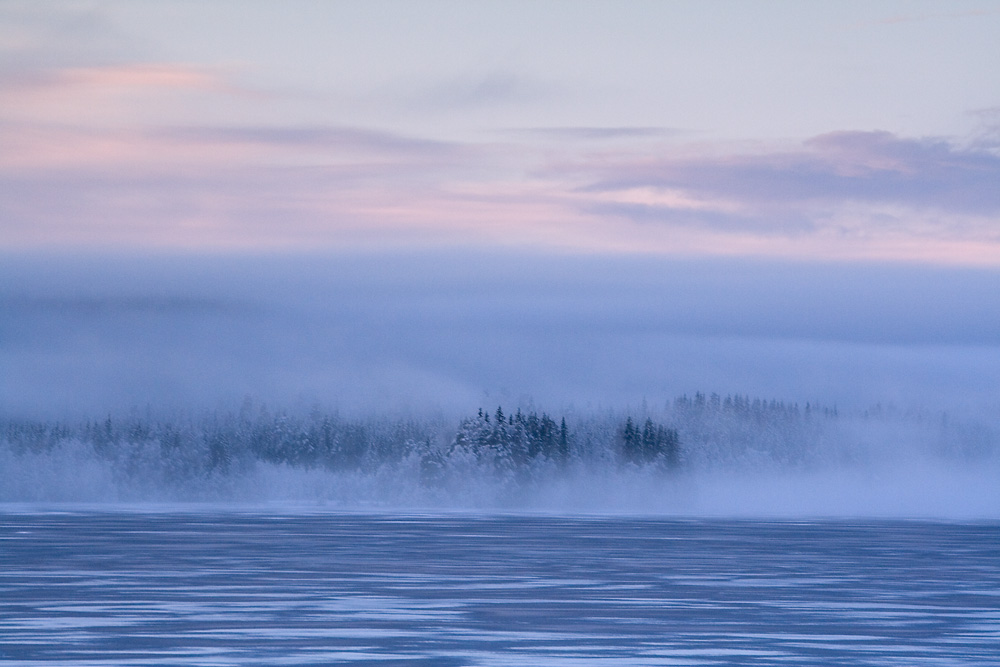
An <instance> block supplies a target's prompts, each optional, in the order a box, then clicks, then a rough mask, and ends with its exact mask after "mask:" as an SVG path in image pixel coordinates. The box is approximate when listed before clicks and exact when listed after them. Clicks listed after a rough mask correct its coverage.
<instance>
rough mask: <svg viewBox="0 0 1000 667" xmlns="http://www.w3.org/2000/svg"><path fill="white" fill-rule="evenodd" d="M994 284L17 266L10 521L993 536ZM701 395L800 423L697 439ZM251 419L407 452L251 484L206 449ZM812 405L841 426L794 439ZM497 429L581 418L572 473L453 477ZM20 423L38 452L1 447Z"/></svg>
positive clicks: (881, 270)
mask: <svg viewBox="0 0 1000 667" xmlns="http://www.w3.org/2000/svg"><path fill="white" fill-rule="evenodd" d="M998 278H1000V276H998V275H997V273H996V272H991V271H987V270H971V269H945V268H927V267H916V266H903V265H899V266H885V265H881V266H876V265H846V264H843V265H833V264H831V265H804V264H794V263H784V264H783V263H775V262H769V263H768V262H762V261H756V262H755V261H750V260H718V259H716V260H690V259H688V260H671V259H652V258H612V257H596V256H595V257H580V256H565V257H554V256H534V255H531V254H530V253H519V252H513V251H507V252H494V253H483V252H479V253H473V252H461V251H458V250H455V251H449V252H437V253H434V254H430V253H428V254H411V255H403V254H391V253H371V254H369V255H357V254H355V255H349V256H348V255H344V256H335V255H331V256H323V257H320V256H312V257H302V256H300V257H242V258H238V257H207V256H206V257H190V256H189V257H170V256H158V257H141V258H140V257H118V258H109V257H107V256H104V257H102V258H99V259H98V258H94V257H86V256H80V255H77V256H63V257H54V256H51V255H49V256H44V257H42V256H37V257H21V258H13V257H8V258H5V261H4V262H3V265H2V267H0V308H2V310H3V313H4V317H3V319H2V321H0V337H2V341H3V345H2V346H0V367H2V368H3V371H4V372H3V379H2V381H0V411H2V412H0V416H2V417H3V419H4V421H5V424H7V426H8V430H7V433H6V435H4V436H3V437H4V444H3V447H2V448H0V476H2V482H0V484H2V485H0V499H2V500H3V501H6V502H20V501H32V502H112V503H119V502H177V501H200V502H227V503H229V502H239V503H291V504H305V505H310V506H328V507H342V508H343V507H354V508H358V507H381V508H392V507H407V508H418V507H435V508H448V509H491V510H517V511H521V510H524V511H558V512H567V511H568V512H623V513H654V514H655V513H662V514H708V515H711V514H718V515H771V516H799V515H823V516H829V515H864V516H869V515H873V516H883V515H886V516H954V517H997V516H1000V500H998V498H1000V486H998V483H997V482H996V480H997V479H1000V475H998V471H1000V466H998V463H997V461H998V454H997V452H998V444H997V443H998V438H997V433H998V423H1000V418H998V416H1000V383H997V382H996V378H997V377H1000V297H998V291H997V290H996V288H995V287H996V285H997V284H1000V281H998ZM696 392H704V394H705V395H709V394H713V393H717V394H718V395H720V396H721V397H725V396H730V395H742V396H750V397H760V398H761V399H763V400H764V401H765V402H767V401H771V400H772V399H776V400H777V401H779V402H780V403H782V404H783V405H787V406H789V407H791V406H795V407H796V409H797V410H798V411H799V415H800V421H798V422H794V423H792V422H767V421H764V422H754V421H752V420H745V421H743V422H739V421H738V420H737V421H733V422H726V423H722V422H719V421H718V420H717V421H716V422H711V421H710V420H702V422H700V423H696V422H695V421H692V420H691V419H687V418H684V417H683V416H682V415H680V414H679V413H678V412H677V411H676V402H675V399H677V398H678V397H681V396H685V395H686V396H691V397H693V396H694V395H695V394H696ZM247 400H249V401H250V403H252V404H253V405H254V406H255V407H254V409H255V410H257V411H260V410H264V411H266V412H267V414H268V415H270V417H268V418H269V419H270V418H277V417H278V416H280V415H286V416H287V417H288V418H289V419H290V420H292V421H293V422H295V420H298V422H295V423H300V424H308V423H309V420H310V419H315V418H316V417H315V415H332V416H333V417H335V418H336V419H340V420H342V421H343V420H347V421H350V420H355V422H357V423H361V422H365V421H366V420H367V423H369V424H392V423H397V422H399V421H400V420H403V421H406V420H409V421H410V422H412V423H414V424H417V425H418V427H416V428H417V430H419V431H420V433H419V434H418V435H415V436H414V437H412V438H410V442H409V444H405V443H406V442H407V439H406V438H401V439H400V440H399V443H397V444H398V447H399V451H397V452H395V453H394V454H393V455H392V456H391V457H388V458H386V459H384V460H378V461H376V462H374V463H373V462H371V461H369V462H368V463H366V464H364V465H360V464H359V465H358V466H355V467H353V468H344V467H343V466H339V464H334V463H331V462H330V461H325V462H324V461H313V462H306V463H303V462H301V461H299V462H296V461H293V460H280V459H273V458H272V459H268V458H267V457H266V456H263V457H262V456H261V455H259V452H256V453H254V452H255V451H256V450H253V449H252V446H251V445H250V444H246V446H245V449H246V451H248V452H251V454H248V455H247V458H246V459H245V460H244V461H243V464H242V465H241V466H233V467H230V468H226V469H225V470H223V469H221V468H220V467H219V466H218V465H214V464H212V463H211V457H210V456H209V455H207V454H206V455H205V456H208V458H204V459H199V458H198V456H202V454H204V453H202V454H199V453H198V452H197V451H196V450H198V448H199V447H205V446H206V445H205V443H206V442H207V441H208V439H209V434H210V433H212V432H213V431H212V429H211V428H209V427H208V426H206V424H208V423H209V422H210V421H211V419H217V420H218V419H222V420H224V419H225V418H226V416H227V415H230V416H231V415H235V414H237V413H238V412H239V411H240V409H241V406H243V405H244V404H245V403H246V402H247ZM807 403H809V404H810V405H811V406H814V407H817V406H821V407H822V409H826V410H835V411H836V413H837V418H836V419H825V420H824V419H819V418H817V421H815V422H811V423H813V424H814V425H813V426H811V427H809V428H806V427H804V426H803V424H805V423H806V422H804V421H801V415H802V414H803V412H804V410H805V408H806V404H807ZM498 405H503V406H504V408H505V409H506V410H508V411H513V410H515V409H522V410H524V411H525V413H527V412H528V411H538V412H539V413H541V412H543V411H547V413H548V414H550V415H552V416H554V417H556V418H557V419H558V418H559V417H566V419H567V421H568V423H569V428H570V429H571V430H572V431H573V433H574V437H575V438H576V439H575V441H574V445H573V447H574V449H573V451H572V455H571V456H569V457H568V459H567V460H566V461H562V462H560V463H558V464H556V463H553V462H552V461H550V460H548V459H544V457H543V458H539V459H538V460H535V459H532V462H531V464H530V465H524V466H521V467H520V468H518V470H517V471H516V472H510V471H507V472H503V471H501V472H498V469H497V466H496V465H495V462H490V461H484V460H483V457H482V455H481V453H479V454H476V453H475V452H473V453H472V454H469V453H468V452H466V453H465V454H463V453H462V452H461V451H457V450H455V449H454V447H453V445H454V441H455V437H456V432H457V431H458V430H459V429H460V424H461V423H462V420H464V419H467V418H469V417H471V416H473V415H475V413H476V410H478V409H479V408H484V409H486V410H487V411H492V410H495V409H496V407H497V406H498ZM254 414H255V415H256V414H257V412H255V413H254ZM310 415H313V416H312V417H310ZM630 416H631V417H633V418H634V419H636V421H637V423H641V421H642V420H643V419H645V418H647V417H651V418H652V419H653V420H654V421H656V423H658V424H662V425H663V426H664V427H665V428H676V429H678V430H679V434H680V442H681V447H682V452H683V462H682V464H680V465H678V466H675V467H670V466H663V465H657V464H653V463H651V464H649V465H645V464H643V465H637V464H633V463H630V462H628V461H625V460H623V459H622V457H621V447H622V445H621V442H620V429H621V427H622V424H623V423H624V420H625V419H626V418H627V417H630ZM107 418H112V419H113V420H114V422H115V424H116V425H117V424H125V423H127V422H128V421H129V420H130V419H131V420H132V421H133V422H136V421H138V422H142V423H145V424H159V425H161V426H162V425H164V424H167V425H170V424H172V425H173V426H174V430H176V431H179V432H183V433H185V436H184V438H186V439H185V440H184V442H185V443H187V444H186V445H185V447H188V448H189V449H190V450H191V452H190V453H189V454H190V457H189V458H190V459H191V461H196V462H199V461H200V463H197V465H195V464H194V463H192V464H191V465H192V466H193V467H192V468H191V470H188V471H187V472H185V473H184V474H180V473H178V471H177V470H173V469H171V468H170V465H173V464H175V463H176V461H175V460H174V459H170V458H169V457H166V456H165V455H164V454H163V449H162V438H161V437H160V436H159V435H155V434H154V435H151V436H149V437H147V438H145V439H141V438H140V439H139V440H135V441H133V440H129V439H128V437H125V436H122V438H120V439H119V440H118V441H116V442H117V445H116V447H119V448H120V451H119V450H115V451H116V452H117V453H115V454H114V455H112V454H110V453H109V452H108V450H104V451H103V453H102V450H100V447H99V446H97V445H95V441H94V440H93V439H88V438H87V437H82V436H81V435H80V433H81V431H79V428H82V427H81V426H80V425H82V424H87V423H94V424H96V423H99V422H103V420H105V419H107ZM255 419H257V417H255ZM685 419H687V421H685ZM720 419H721V418H720ZM26 423H30V424H34V425H36V426H37V427H38V428H43V429H48V431H47V432H48V433H49V435H48V436H46V438H47V440H46V443H47V444H45V445H44V446H42V445H38V444H37V443H36V444H34V445H30V446H28V445H25V444H24V441H23V437H22V436H21V435H17V434H15V433H14V432H13V431H11V430H10V429H11V428H12V427H11V425H16V424H21V425H23V424H26ZM57 425H62V427H64V428H65V429H66V430H67V433H68V435H66V437H58V433H56V430H57V429H56V426H57ZM116 428H117V426H116ZM374 428H375V430H377V429H378V427H374ZM54 429H56V430H54ZM74 429H77V430H75V431H74ZM53 433H56V435H52V434H53ZM137 443H138V444H137ZM199 443H200V444H199ZM420 443H423V444H422V445H421V444H420ZM587 443H589V444H587ZM126 445H127V447H126ZM418 445H419V446H418ZM792 445H795V446H794V447H793V446H792ZM421 447H423V448H424V449H423V450H421ZM796 447H797V448H798V449H796ZM122 448H124V449H122ZM428 448H431V449H434V450H435V452H437V453H433V455H434V456H438V457H439V458H441V457H443V459H442V460H443V463H441V474H440V475H439V476H438V477H437V478H435V480H434V482H433V483H428V479H427V465H428V463H427V461H428V460H430V459H429V458H428V457H431V454H429V453H428ZM126 450H127V452H128V455H125V454H123V453H122V452H125V451H126ZM206 451H207V450H206ZM601 452H605V453H604V454H602V453H601ZM793 454H794V455H793ZM463 456H464V457H465V458H463ZM616 457H617V458H616ZM178 460H179V459H178ZM435 460H437V459H435ZM171 461H173V463H171ZM206 461H207V463H206ZM331 461H332V459H331ZM213 465H214V467H213ZM198 466H201V467H198ZM171 470H173V472H171Z"/></svg>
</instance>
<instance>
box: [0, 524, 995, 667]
mask: <svg viewBox="0 0 1000 667" xmlns="http://www.w3.org/2000/svg"><path fill="white" fill-rule="evenodd" d="M0 538H2V541H0V664H2V665H4V666H9V667H13V666H14V665H76V666H87V665H252V664H267V665H293V664H294V665H332V664H343V665H384V664H405V665H539V666H547V665H602V666H603V665H623V666H624V665H629V666H632V665H794V666H805V665H900V666H903V665H906V666H913V665H935V666H938V665H950V666H953V665H984V666H985V665H997V664H1000V525H998V524H996V523H974V524H956V523H931V522H917V521H833V520H830V521H822V522H803V521H785V522H768V521H727V520H690V521H685V520H676V519H674V520H661V519H655V520H654V519H634V518H557V517H537V516H466V515H427V516H423V515H408V516H399V515H395V516H393V515H358V514H334V513H329V514H291V515H285V514H266V513H263V514H251V513H239V512H215V511H212V512H201V513H195V512H187V513H184V512H179V513H138V512H113V511H96V512H89V511H88V512H65V513H60V512H50V513H42V512H25V513H18V512H7V513H0Z"/></svg>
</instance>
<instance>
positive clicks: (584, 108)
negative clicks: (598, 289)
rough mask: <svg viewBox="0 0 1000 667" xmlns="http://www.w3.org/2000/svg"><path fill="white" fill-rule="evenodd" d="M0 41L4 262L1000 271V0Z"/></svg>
mask: <svg viewBox="0 0 1000 667" xmlns="http://www.w3.org/2000/svg"><path fill="white" fill-rule="evenodd" d="M0 17H2V21H0V89H2V91H0V92H2V97H0V100H2V102H0V146H2V147H3V151H2V152H0V213H2V216H0V232H2V238H3V243H4V246H6V247H10V248H24V247H29V248H45V247H53V246H59V247H91V248H92V247H98V248H107V247H114V248H119V249H121V248H126V249H127V248H146V249H149V248H175V249H176V248H181V249H187V250H192V249H195V250H204V249H212V250H220V249H221V250H241V249H248V248H249V249H253V250H257V251H259V250H274V249H284V250H296V249H303V248H338V249H343V248H347V247H359V246H364V247H366V248H369V249H370V248H372V247H385V246H386V245H395V246H399V245H402V246H405V247H420V248H428V247H431V248H434V247H440V246H442V245H456V244H459V245H468V244H472V245H483V244H487V245H496V244H505V245H510V246H520V247H525V246H527V247H535V248H537V247H546V248H550V249H553V250H559V251H565V250H570V251H585V252H608V251H610V252H626V253H634V252H642V253H656V254H673V255H677V254H681V255H704V254H729V255H734V254H735V255H764V256H779V257H783V258H801V259H808V260H817V259H819V260H830V259H833V260H842V259H851V260H854V259H865V260H885V259H889V260H907V261H919V262H931V263H952V264H954V263H958V264H977V265H996V264H998V263H1000V230H998V227H1000V224H998V215H1000V202H998V201H997V197H996V195H995V194H993V193H994V192H995V190H996V188H995V187H994V185H993V184H994V183H995V182H997V180H1000V155H998V152H997V150H998V145H1000V131H998V128H1000V77H997V76H996V72H998V71H1000V49H997V48H996V44H997V42H998V38H1000V3H998V2H995V1H989V0H976V1H967V2H949V3H941V2H838V3H797V2H753V3H751V2H629V3H618V2H494V3H487V2H366V3H349V2H343V3H338V2H282V3H265V2H211V3H203V2H98V1H92V2H7V3H4V4H3V5H2V6H0ZM719 174H724V175H727V178H728V179H729V180H727V181H725V182H723V181H722V180H720V177H719ZM765 182H766V185H765V186H764V187H763V194H761V193H756V192H751V191H750V190H752V186H753V184H754V183H765Z"/></svg>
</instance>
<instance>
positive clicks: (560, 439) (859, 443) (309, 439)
mask: <svg viewBox="0 0 1000 667" xmlns="http://www.w3.org/2000/svg"><path fill="white" fill-rule="evenodd" d="M997 440H998V438H997V434H996V432H995V430H993V429H992V428H989V427H982V426H977V427H972V426H969V425H964V424H962V423H959V422H957V421H955V420H948V419H942V418H940V417H939V418H937V420H936V421H935V418H934V417H932V416H929V415H927V414H921V415H917V416H900V415H894V414H892V413H888V412H886V411H881V412H879V413H878V414H874V413H871V412H866V413H859V414H857V415H853V416H852V417H850V418H844V417H842V416H841V415H840V414H839V412H838V410H837V409H836V408H835V407H834V408H829V407H822V406H816V405H814V404H808V403H807V404H805V405H804V406H801V407H800V406H799V405H798V404H794V403H784V402H780V401H775V400H763V399H758V398H750V397H748V396H742V395H729V396H720V395H718V394H710V395H706V394H702V393H696V394H694V396H692V397H688V396H682V397H679V398H677V399H675V400H673V401H671V402H669V403H667V404H665V405H663V406H662V407H659V408H656V409H649V408H647V407H646V406H643V407H641V408H639V409H636V410H632V411H629V412H624V413H623V412H612V411H608V412H605V413H593V412H591V413H584V414H581V413H578V412H574V411H570V412H568V413H567V414H565V415H550V414H548V413H546V412H537V411H535V410H533V409H527V410H525V409H515V410H513V411H511V412H506V411H504V409H503V408H502V406H501V407H497V408H496V409H494V410H483V409H480V410H479V411H478V413H477V414H475V415H472V416H469V417H467V418H464V419H461V420H459V421H458V423H457V424H456V423H455V422H450V423H449V421H448V420H445V419H444V418H428V419H391V418H378V417H372V418H351V417H344V416H341V415H339V414H336V413H325V412H322V411H319V410H314V411H312V412H311V413H308V414H306V413H300V414H295V413H272V412H270V411H268V410H266V409H264V408H262V407H259V406H253V405H246V406H244V408H243V409H241V410H239V411H237V412H232V413H221V414H220V413H210V414H204V415H201V416H198V417H192V416H190V415H188V416H185V417H178V418H173V419H157V418H153V417H150V416H146V417H142V416H136V415H132V416H124V417H111V416H109V417H105V418H102V419H99V420H82V421H77V422H62V421H32V420H17V419H6V420H4V419H0V485H2V484H3V483H4V482H3V480H4V479H5V476H9V475H14V474H17V475H25V474H28V473H30V472H31V471H32V470H33V467H38V466H42V465H51V464H52V462H53V461H68V460H71V459H72V460H81V461H96V462H98V463H100V465H101V466H103V468H102V469H105V470H107V471H110V472H109V473H108V474H110V475H112V476H113V477H114V478H115V480H116V483H118V482H120V481H122V480H125V481H127V482H128V483H129V484H131V485H132V486H133V487H135V486H137V485H138V486H142V485H144V484H148V485H150V486H154V487H155V486H162V487H177V486H178V485H183V484H184V483H186V482H187V481H190V480H195V481H197V480H207V479H212V480H220V479H227V478H237V477H239V476H240V475H241V474H244V473H248V472H251V471H253V470H254V469H256V468H258V467H260V466H262V465H263V466H277V467H284V468H289V469H300V470H317V471H331V472H336V473H341V472H344V473H352V474H353V473H360V474H363V475H375V474H382V473H384V472H385V471H397V472H399V471H406V470H409V471H415V472H416V473H417V474H416V476H415V478H416V479H418V482H419V483H420V484H424V485H428V486H434V485H436V484H443V483H446V482H447V481H448V480H455V479H461V478H462V477H463V476H473V477H474V476H477V475H479V476H482V475H486V476H492V477H494V478H496V479H511V480H535V481H537V482H539V483H544V480H546V479H549V478H550V477H551V476H552V475H558V474H559V471H560V470H576V469H589V470H592V471H614V470H618V469H649V470H651V471H662V472H670V471H685V470H686V471H698V470H705V469H710V468H719V467H723V468H730V469H737V470H756V469H761V468H767V467H771V468H782V469H788V468H795V467H815V466H817V465H829V464H837V465H840V464H851V463H852V462H862V463H863V462H864V461H865V460H870V459H871V457H872V456H897V454H895V453H893V451H894V448H895V449H898V450H899V451H902V450H903V449H904V448H905V449H906V451H907V452H908V453H913V452H914V451H917V450H919V451H922V452H924V453H929V454H931V455H935V456H942V457H948V458H953V459H954V458H964V459H966V460H969V459H977V458H978V459H982V458H989V457H995V456H996V455H997V451H998V447H997ZM873 443H874V444H873ZM876 445H877V446H876ZM900 456H901V455H900ZM73 457H77V458H76V459H73ZM400 474H403V473H402V472H401V473H400ZM442 480H444V481H442ZM2 491H3V489H2V488H0V496H3V493H2Z"/></svg>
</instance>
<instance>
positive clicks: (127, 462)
mask: <svg viewBox="0 0 1000 667" xmlns="http://www.w3.org/2000/svg"><path fill="white" fill-rule="evenodd" d="M619 421H620V423H618V424H617V425H616V426H615V427H614V432H615V435H614V437H611V438H609V439H608V440H607V441H606V442H605V443H604V446H605V447H606V449H607V454H608V455H609V456H610V457H611V458H613V459H615V460H617V461H619V462H620V463H621V464H622V465H625V464H633V465H651V464H660V465H663V466H666V467H671V466H678V465H679V463H680V457H679V449H680V443H679V437H678V434H677V431H676V430H675V429H672V428H667V427H666V426H664V425H662V424H659V423H654V422H653V421H652V420H651V419H649V418H647V419H646V420H645V423H644V424H643V425H642V426H641V427H640V426H636V425H635V424H634V423H633V420H632V418H631V417H630V416H628V417H626V418H625V419H624V420H619ZM581 439H582V438H581V437H580V434H579V433H578V432H577V431H574V430H573V429H571V428H570V427H569V426H568V425H567V421H566V418H565V417H560V419H559V421H558V422H557V421H556V420H555V419H554V418H552V417H551V416H549V415H548V414H547V413H544V412H542V413H540V414H539V413H536V412H535V411H521V410H516V411H515V412H513V413H511V414H510V415H505V414H504V412H503V408H502V407H498V408H497V409H496V411H495V412H494V413H493V414H492V416H491V415H490V413H489V412H486V411H483V410H482V409H480V410H479V412H478V414H477V415H476V416H474V417H470V418H467V419H463V420H461V421H460V423H459V425H458V427H457V429H454V428H453V429H449V428H448V427H447V425H446V424H444V423H443V422H442V421H441V420H436V421H435V420H427V421H418V420H390V419H351V418H343V417H340V416H338V415H334V414H323V413H321V412H319V411H313V412H312V413H311V414H309V415H308V416H293V415H289V414H285V413H280V414H276V415H271V414H270V413H269V412H268V411H267V410H259V411H257V412H256V413H252V411H247V410H243V411H241V413H240V414H238V415H234V414H228V415H221V416H220V415H217V414H213V415H210V416H206V417H203V418H201V419H198V420H191V419H175V420H156V419H151V418H141V417H137V416H129V417H120V418H114V417H111V416H108V417H106V418H105V419H102V420H98V421H92V420H86V421H83V422H78V423H65V422H41V421H27V420H8V421H6V422H3V423H2V431H0V448H2V449H4V450H6V451H7V452H9V453H11V454H14V455H25V454H43V453H51V452H54V451H56V450H58V449H59V448H60V447H62V446H64V445H66V444H69V443H71V444H73V445H74V446H76V447H78V448H79V447H81V446H82V447H84V448H87V449H89V450H92V452H93V454H94V455H95V456H96V457H97V458H99V459H101V460H105V461H109V462H112V463H114V464H116V465H118V466H119V467H120V468H121V469H122V470H126V471H133V472H134V471H138V470H140V469H142V468H147V469H152V468H158V469H159V470H160V471H161V472H162V473H163V476H165V477H168V478H180V477H190V476H197V475H199V474H215V473H230V472H238V471H240V470H246V469H248V468H250V467H252V466H253V465H254V464H255V463H257V462H263V463H272V464H281V465H288V466H294V467H302V468H324V469H327V470H333V471H345V470H361V471H372V470H375V469H377V468H379V467H380V466H384V465H387V464H394V463H399V462H401V461H403V460H406V459H408V458H413V457H416V458H418V459H420V461H421V465H422V466H423V467H424V468H425V469H428V470H433V469H434V468H435V467H441V466H444V465H446V464H447V460H448V459H449V458H451V457H454V456H465V457H472V458H473V459H475V461H476V462H478V463H480V464H483V465H485V466H487V467H489V468H492V469H494V470H496V471H499V472H505V471H521V470H524V469H526V468H530V467H532V466H533V465H536V464H539V463H541V462H545V463H546V464H547V465H550V466H551V465H556V466H564V465H567V464H569V463H570V462H571V461H573V460H579V459H581V458H583V457H584V454H585V453H584V452H583V451H581V450H579V449H578V448H577V447H576V444H575V443H577V442H578V441H580V440H581Z"/></svg>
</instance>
